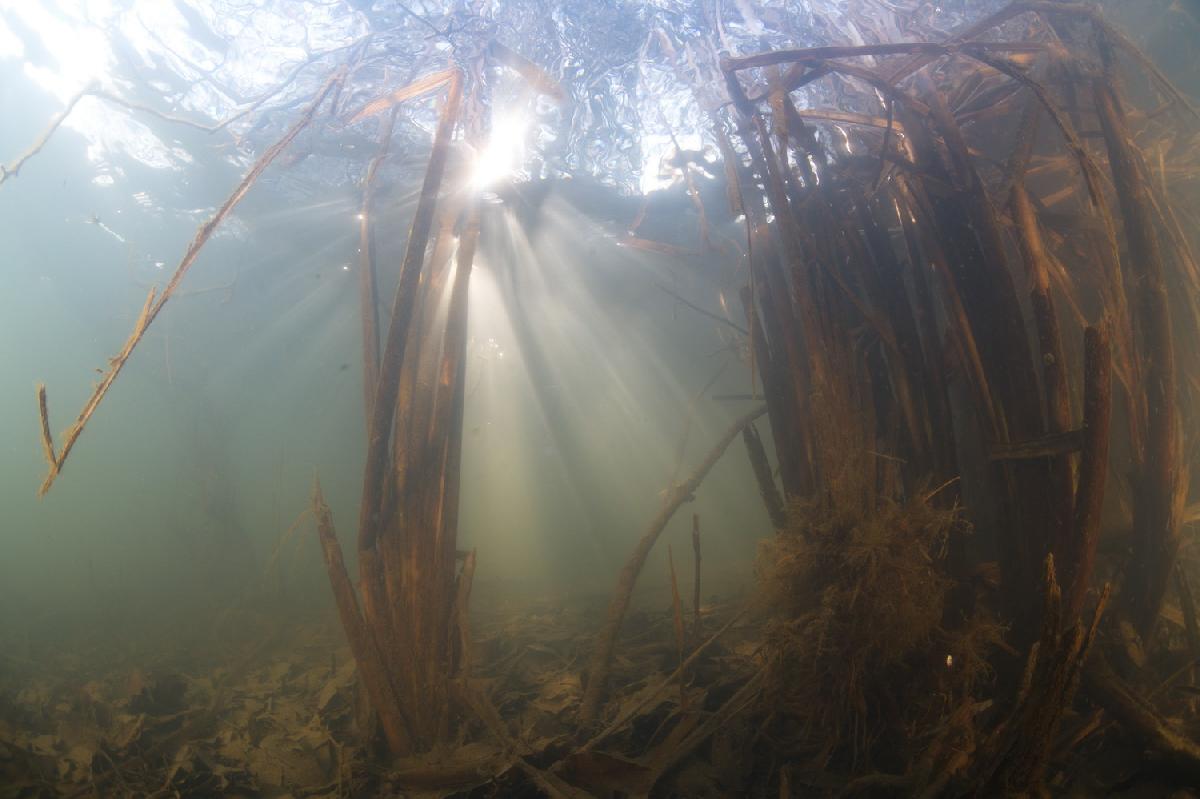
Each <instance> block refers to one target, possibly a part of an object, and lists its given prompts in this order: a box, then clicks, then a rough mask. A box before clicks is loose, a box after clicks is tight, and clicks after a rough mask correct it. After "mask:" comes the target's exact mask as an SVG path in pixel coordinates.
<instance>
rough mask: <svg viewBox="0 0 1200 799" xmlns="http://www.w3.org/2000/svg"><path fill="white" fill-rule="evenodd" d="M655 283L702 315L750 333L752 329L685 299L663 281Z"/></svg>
mask: <svg viewBox="0 0 1200 799" xmlns="http://www.w3.org/2000/svg"><path fill="white" fill-rule="evenodd" d="M654 285H655V287H656V288H657V289H658V290H659V291H661V292H662V293H663V294H666V295H667V296H668V297H670V298H672V299H674V300H675V301H676V302H680V303H682V304H684V305H686V306H687V307H688V308H691V309H692V310H693V311H695V312H696V313H698V314H700V315H701V316H707V317H708V318H709V319H712V320H713V321H715V322H720V323H721V324H723V325H728V326H729V327H731V328H733V329H734V330H736V331H737V332H739V333H741V334H742V335H743V336H749V335H750V331H749V330H747V329H746V328H744V327H742V326H741V325H739V324H738V323H737V322H734V321H732V320H730V319H726V318H725V317H723V316H721V315H719V314H715V313H713V312H712V311H708V310H705V309H704V308H701V307H700V306H699V305H696V304H695V303H693V302H689V301H687V300H685V299H684V298H683V297H681V296H679V295H678V294H676V293H675V292H673V291H671V290H670V289H669V288H667V287H666V286H664V285H662V284H661V283H655V284H654Z"/></svg>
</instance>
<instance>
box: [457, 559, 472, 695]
mask: <svg viewBox="0 0 1200 799" xmlns="http://www.w3.org/2000/svg"><path fill="white" fill-rule="evenodd" d="M474 582H475V550H474V549H470V550H468V551H467V553H466V554H465V555H464V556H463V565H462V571H460V572H459V573H458V586H457V587H456V589H455V592H454V613H455V618H456V622H457V625H456V626H457V627H458V675H459V677H461V678H463V679H467V678H469V677H470V676H471V627H470V618H469V609H470V607H471V586H472V585H473V584H474Z"/></svg>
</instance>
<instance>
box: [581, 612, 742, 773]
mask: <svg viewBox="0 0 1200 799" xmlns="http://www.w3.org/2000/svg"><path fill="white" fill-rule="evenodd" d="M748 612H749V608H748V607H744V608H742V609H741V610H739V611H738V612H737V613H735V614H734V616H733V618H731V619H730V620H729V621H727V622H725V624H724V625H722V626H721V629H719V630H717V631H716V632H715V633H713V634H712V635H710V636H709V637H708V639H707V640H706V641H705V642H704V643H702V644H700V646H698V647H696V648H695V649H694V650H693V651H692V654H690V655H688V657H687V660H685V661H683V662H682V663H680V664H679V668H677V669H675V671H673V672H671V673H670V674H669V675H667V676H666V677H664V678H663V680H662V682H660V683H659V684H658V685H657V686H655V687H654V690H652V691H650V692H649V693H647V694H643V695H642V698H641V701H640V702H637V703H636V704H634V705H633V706H632V707H629V708H626V710H625V712H624V713H621V714H620V715H618V716H617V717H616V718H615V719H613V721H612V723H611V724H609V725H608V726H607V727H605V728H604V729H603V730H601V731H600V732H598V733H596V735H595V736H593V737H592V738H591V739H590V740H589V741H588V742H587V743H585V744H584V745H583V746H581V747H579V751H580V752H586V751H588V750H589V749H591V748H592V747H594V746H595V745H596V744H598V743H600V742H601V741H603V740H604V739H605V738H608V737H609V736H610V735H612V734H614V733H615V732H617V731H618V730H620V729H621V728H622V727H624V726H625V725H626V724H628V723H629V720H630V719H632V718H633V717H634V716H636V715H638V714H639V713H640V712H641V711H642V710H643V709H645V708H646V707H647V706H648V705H649V704H650V703H651V702H653V701H655V700H656V699H658V697H660V696H662V692H663V691H665V690H666V689H667V687H668V686H669V685H670V684H671V683H672V682H674V681H675V680H677V679H679V678H680V677H682V676H683V673H684V671H686V670H687V669H689V668H691V667H692V664H694V663H695V662H696V661H697V660H699V659H700V656H701V655H702V654H704V653H705V652H706V651H708V648H709V647H710V646H712V645H713V644H714V643H716V641H717V639H718V638H720V637H721V636H722V635H724V634H725V633H727V632H728V631H729V630H730V629H731V628H732V627H733V625H734V624H736V623H737V622H739V621H741V619H742V617H743V616H745V615H746V613H748Z"/></svg>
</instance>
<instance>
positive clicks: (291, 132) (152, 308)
mask: <svg viewBox="0 0 1200 799" xmlns="http://www.w3.org/2000/svg"><path fill="white" fill-rule="evenodd" d="M345 71H346V68H345V67H344V66H342V67H339V68H338V69H337V70H336V71H335V72H334V73H333V74H332V75H330V77H329V78H328V79H326V81H325V84H324V85H323V86H322V87H321V89H320V90H318V91H317V93H316V96H315V97H313V100H312V102H310V103H309V104H308V107H307V108H306V109H305V110H304V112H303V113H302V114H301V115H300V118H299V119H298V120H296V122H295V123H293V124H292V126H291V127H290V128H289V129H288V131H287V133H285V134H284V135H283V137H282V138H280V139H279V140H278V141H277V142H275V143H274V144H273V145H271V147H270V148H269V149H268V150H267V151H266V152H265V153H264V154H263V156H262V157H261V158H259V159H258V161H257V162H255V164H254V166H253V167H251V168H250V171H249V172H247V173H246V175H245V176H244V177H243V178H242V180H241V182H240V183H239V184H238V185H237V188H235V189H234V190H233V193H232V194H230V195H229V197H228V198H226V200H225V202H224V203H223V204H222V205H221V207H220V208H218V209H217V212H216V213H215V214H213V215H212V217H211V218H210V219H209V220H208V221H207V222H205V223H204V224H202V225H200V227H199V228H198V229H197V230H196V233H195V235H194V236H193V237H192V240H191V242H190V243H189V244H188V248H187V251H186V252H185V253H184V255H183V258H182V260H180V262H179V265H178V266H177V267H175V272H174V274H172V275H171V279H170V280H169V281H168V282H167V285H166V287H165V288H164V289H163V290H162V292H161V293H160V294H157V296H156V293H155V291H156V290H155V289H153V288H152V289H150V293H149V295H148V296H147V297H146V303H145V305H144V306H143V308H142V312H141V314H139V315H138V319H137V322H135V323H134V327H133V332H132V333H130V335H129V338H128V339H127V340H126V342H125V346H124V347H123V348H122V349H121V352H120V353H119V354H118V355H117V356H116V357H115V358H111V359H109V366H108V370H107V371H105V373H104V375H103V376H102V377H101V378H100V382H99V383H98V384H97V385H96V388H95V389H94V390H93V391H92V396H91V397H90V398H89V399H88V401H87V402H86V403H85V404H84V406H83V410H81V411H80V412H79V416H78V417H77V418H76V419H75V421H74V422H73V423H72V424H71V426H70V428H68V429H67V431H66V433H64V434H63V440H62V448H61V449H60V450H59V452H58V455H57V457H56V458H55V460H54V463H53V464H52V466H51V468H50V471H49V472H48V473H47V475H46V478H45V480H44V481H43V482H42V485H41V487H40V488H39V489H38V496H39V497H41V496H45V494H46V492H47V491H49V490H50V487H51V486H52V485H54V480H55V479H56V478H57V477H58V475H59V473H60V472H61V471H62V468H63V464H64V463H66V460H67V456H68V455H70V454H71V449H72V448H73V447H74V446H75V442H76V441H77V440H78V439H79V435H80V434H81V433H82V432H83V428H84V426H85V425H86V424H87V422H88V420H89V419H91V417H92V414H93V413H95V412H96V408H98V407H99V406H100V402H101V400H103V399H104V397H105V395H106V394H108V390H109V389H110V388H111V387H112V384H113V381H115V380H116V379H117V375H119V374H120V373H121V369H123V368H124V367H125V363H126V362H127V361H128V360H129V356H130V355H131V354H132V353H133V350H134V348H135V347H136V346H137V345H138V343H139V342H140V341H141V340H142V338H143V336H145V334H146V330H147V329H148V328H149V327H150V325H151V323H153V322H154V320H155V318H157V317H158V314H159V313H160V312H161V311H162V309H163V306H164V305H166V304H167V300H169V299H171V295H173V294H174V293H175V290H176V289H177V288H179V284H180V283H181V282H182V281H183V278H184V276H185V275H187V272H188V270H189V269H190V268H191V266H192V264H194V263H195V262H196V259H197V258H198V257H199V256H200V250H201V249H202V248H203V247H204V245H205V243H207V242H208V239H209V238H210V237H211V236H212V234H213V232H214V231H215V230H216V229H217V227H218V226H219V225H220V224H221V222H223V221H224V220H225V218H226V217H227V216H229V214H230V213H232V211H233V209H234V208H235V207H236V206H237V204H238V203H239V202H241V201H242V198H243V197H245V196H246V193H247V192H248V191H250V187H251V186H253V185H254V183H255V181H257V180H258V178H259V177H260V176H261V175H262V173H263V172H264V171H265V170H266V168H267V167H268V166H270V165H271V162H272V161H274V160H275V159H276V158H278V157H279V154H280V153H282V152H283V151H284V150H285V149H286V148H287V146H288V145H289V144H291V143H292V140H293V139H295V138H296V136H298V135H299V134H300V131H302V130H304V128H305V127H307V126H308V124H309V123H310V122H312V119H313V115H314V114H315V113H316V111H317V108H318V107H319V106H320V105H321V103H322V102H324V100H325V98H326V96H328V94H329V92H330V90H331V89H332V88H333V87H334V85H335V84H336V83H337V82H338V80H339V79H340V78H341V77H342V76H343V75H344V73H345Z"/></svg>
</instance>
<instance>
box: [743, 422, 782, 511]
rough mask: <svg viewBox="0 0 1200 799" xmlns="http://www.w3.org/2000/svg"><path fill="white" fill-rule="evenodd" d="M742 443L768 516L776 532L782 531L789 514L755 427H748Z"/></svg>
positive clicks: (744, 431) (745, 429)
mask: <svg viewBox="0 0 1200 799" xmlns="http://www.w3.org/2000/svg"><path fill="white" fill-rule="evenodd" d="M742 441H743V442H744V443H745V445H746V456H747V457H748V458H749V459H750V468H751V470H752V471H753V472H754V479H755V481H756V482H757V483H758V493H759V494H760V495H761V496H762V500H763V505H765V506H766V508H767V515H768V516H769V517H770V518H771V524H772V525H773V526H774V528H775V529H776V530H781V529H783V527H784V526H785V525H786V524H787V512H786V511H785V510H784V507H783V497H781V496H780V494H779V488H778V486H776V485H775V477H774V476H773V475H772V474H771V463H770V461H768V460H767V451H766V449H765V448H764V447H763V443H762V439H761V438H760V437H759V435H758V430H757V429H755V427H754V425H752V424H750V425H746V427H745V428H743V430H742Z"/></svg>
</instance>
